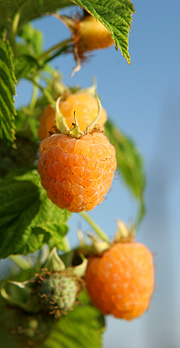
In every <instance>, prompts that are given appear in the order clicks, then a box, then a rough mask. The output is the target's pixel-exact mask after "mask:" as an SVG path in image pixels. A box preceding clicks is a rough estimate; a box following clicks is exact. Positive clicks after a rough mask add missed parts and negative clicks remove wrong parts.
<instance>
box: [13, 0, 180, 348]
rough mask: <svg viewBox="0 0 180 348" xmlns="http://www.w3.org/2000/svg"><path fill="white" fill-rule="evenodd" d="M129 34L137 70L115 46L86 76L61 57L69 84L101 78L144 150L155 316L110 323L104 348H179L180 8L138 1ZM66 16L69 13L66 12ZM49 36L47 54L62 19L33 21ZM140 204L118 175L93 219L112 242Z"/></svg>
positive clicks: (99, 54)
mask: <svg viewBox="0 0 180 348" xmlns="http://www.w3.org/2000/svg"><path fill="white" fill-rule="evenodd" d="M133 3H134V6H135V10H136V14H135V15H134V16H133V24H132V31H131V33H130V55H131V65H128V64H127V62H126V60H125V58H123V57H122V56H121V53H120V52H119V51H118V52H116V51H115V49H114V47H111V48H109V49H107V50H100V51H95V52H93V54H92V55H91V58H90V59H89V62H88V63H87V64H85V65H84V66H83V68H82V69H81V71H80V72H78V73H76V74H75V76H74V77H73V78H70V74H71V72H72V68H73V67H74V66H75V62H74V60H73V57H72V55H67V56H62V57H61V58H60V57H58V58H56V59H55V60H54V62H53V65H54V67H56V68H58V69H59V70H60V71H61V72H62V74H63V80H64V82H65V83H66V84H67V85H71V86H72V85H79V86H80V87H88V86H90V85H91V82H92V77H94V76H95V77H96V79H97V84H98V90H97V92H98V94H99V96H100V97H101V99H102V104H103V106H104V108H105V109H106V111H107V113H108V115H109V116H110V117H111V119H112V120H113V121H114V122H115V123H116V124H117V125H118V127H119V128H120V129H121V130H122V131H124V132H125V134H127V135H128V136H130V137H131V138H132V139H133V141H134V142H135V143H136V144H137V146H138V148H139V151H140V152H141V154H142V156H143V158H144V164H145V171H146V177H147V185H146V190H145V202H146V209H147V213H146V216H145V218H144V219H143V222H142V224H141V227H140V229H139V231H138V236H137V238H138V240H139V241H141V242H143V243H145V244H146V245H147V246H148V247H149V248H150V250H151V251H152V252H153V254H154V259H155V269H156V285H155V292H154V295H153V298H152V301H151V306H150V308H149V310H148V312H147V313H146V314H145V315H144V316H142V317H141V318H139V319H136V320H134V321H132V322H125V321H122V320H117V319H114V318H112V317H108V318H107V319H106V323H107V330H106V332H105V334H104V348H152V347H154V348H179V347H180V327H179V325H180V295H179V294H180V224H179V216H180V214H179V209H180V180H179V177H180V93H179V90H180V68H179V57H180V40H179V32H180V17H179V13H180V1H179V0H172V1H170V0H169V1H168V0H158V1H157V0H151V1H150V2H149V1H142V0H135V1H133ZM62 13H63V14H69V12H67V9H64V10H63V11H62ZM34 26H35V27H36V28H38V29H41V30H42V31H43V33H44V37H45V41H44V49H48V48H49V47H51V46H52V45H53V44H56V43H57V42H59V41H60V40H63V39H65V38H68V37H69V31H68V29H67V28H65V27H64V26H63V24H62V23H60V22H59V21H58V20H57V19H55V18H53V17H50V16H48V17H47V18H42V19H40V20H36V21H34ZM30 97H31V85H30V83H27V82H24V81H22V82H21V83H20V85H19V86H18V88H17V98H16V105H17V107H20V106H21V105H23V104H25V103H26V102H28V101H29V100H30ZM136 213H137V204H136V202H135V200H134V198H133V197H132V195H131V194H130V192H129V190H128V189H127V188H125V187H124V185H123V182H121V180H119V178H118V176H116V178H115V180H114V182H113V188H112V190H111V191H110V193H109V194H108V195H107V198H106V199H105V200H104V202H103V203H102V204H101V205H100V206H98V207H97V208H95V209H94V211H92V212H91V213H90V215H91V216H92V217H93V219H94V220H95V221H96V222H97V223H98V224H99V225H100V226H101V227H102V228H103V229H104V231H105V232H106V233H107V234H108V235H109V236H110V237H113V235H114V233H115V230H116V219H117V218H120V219H122V220H124V221H125V222H126V223H130V222H131V221H133V219H134V218H135V216H136ZM69 225H70V233H69V237H70V243H71V245H72V246H74V245H76V244H77V242H78V240H77V236H76V231H77V228H78V227H79V226H80V227H81V228H82V229H83V230H84V232H86V231H87V230H90V228H89V227H88V226H87V225H86V223H85V222H84V221H82V218H81V217H80V216H79V215H78V214H74V215H73V217H72V218H71V220H70V223H69Z"/></svg>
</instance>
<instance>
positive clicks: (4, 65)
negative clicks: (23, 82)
mask: <svg viewBox="0 0 180 348" xmlns="http://www.w3.org/2000/svg"><path fill="white" fill-rule="evenodd" d="M15 82H16V79H15V75H14V66H13V61H12V51H11V47H10V45H9V43H8V41H7V40H6V39H4V38H3V37H1V36H0V139H4V140H6V142H7V143H10V144H13V142H14V140H15V114H16V111H15V107H14V98H13V95H14V94H15V93H16V92H15Z"/></svg>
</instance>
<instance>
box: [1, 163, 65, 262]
mask: <svg viewBox="0 0 180 348" xmlns="http://www.w3.org/2000/svg"><path fill="white" fill-rule="evenodd" d="M0 202H1V205H0V241H1V243H0V258H5V257H7V256H9V255H11V254H19V253H20V254H24V255H26V254H28V253H31V252H34V251H35V250H37V249H39V248H40V247H41V246H42V245H43V244H44V243H48V241H49V240H50V241H51V242H52V244H53V243H54V244H57V247H58V246H59V245H61V243H62V238H63V237H64V235H65V234H66V233H67V231H68V226H67V225H66V221H67V218H68V216H69V215H70V214H69V213H68V212H67V211H66V210H62V209H59V208H58V207H57V206H56V205H54V204H53V203H52V202H51V201H50V200H49V199H48V198H47V195H46V192H45V191H44V189H42V187H41V185H40V177H39V174H38V172H37V170H35V169H34V170H31V171H30V170H29V171H25V170H19V171H16V172H14V173H12V174H10V175H8V176H6V177H5V178H4V179H3V180H2V181H1V182H0Z"/></svg>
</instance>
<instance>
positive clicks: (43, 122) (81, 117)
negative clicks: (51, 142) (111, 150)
mask: <svg viewBox="0 0 180 348" xmlns="http://www.w3.org/2000/svg"><path fill="white" fill-rule="evenodd" d="M59 106H60V110H61V113H62V114H63V116H64V117H65V119H66V123H67V125H68V127H69V128H72V127H73V126H72V124H73V123H74V112H75V114H76V117H77V120H78V123H79V127H80V130H81V131H84V130H85V129H86V128H87V127H88V126H89V125H90V123H91V122H93V121H94V119H95V118H96V117H97V114H98V104H97V100H96V98H95V97H93V96H92V95H91V94H89V93H85V92H83V93H82V92H79V93H75V94H70V95H69V96H68V97H67V98H66V99H65V100H61V101H60V104H59ZM106 120H107V114H106V111H105V110H104V108H102V111H101V115H100V118H99V120H98V123H97V125H96V128H98V129H100V130H104V127H103V125H104V123H105V122H106ZM56 133H57V130H56V125H55V110H54V109H53V108H52V107H51V106H50V105H49V106H47V107H46V108H45V110H44V113H43V114H42V116H41V118H40V124H39V129H38V137H39V139H40V140H43V139H44V138H47V137H49V136H50V135H51V134H56Z"/></svg>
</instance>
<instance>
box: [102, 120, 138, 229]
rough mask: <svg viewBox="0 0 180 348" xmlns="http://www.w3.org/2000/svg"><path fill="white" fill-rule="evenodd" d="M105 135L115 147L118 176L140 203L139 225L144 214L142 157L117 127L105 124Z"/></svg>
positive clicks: (109, 123)
mask: <svg viewBox="0 0 180 348" xmlns="http://www.w3.org/2000/svg"><path fill="white" fill-rule="evenodd" d="M105 134H106V136H107V137H108V138H109V141H110V142H111V144H113V145H114V146H115V149H116V159H117V166H118V170H119V174H120V175H121V177H122V178H123V179H124V181H125V183H126V184H127V186H128V187H129V188H130V190H131V192H132V193H133V195H134V196H135V197H136V198H137V199H138V201H139V202H140V209H139V216H138V223H139V222H140V221H141V219H142V217H143V215H144V212H145V208H144V200H143V192H144V188H145V173H144V166H143V160H142V157H141V155H140V153H139V151H138V149H137V147H136V146H135V144H134V143H133V141H132V140H131V139H129V138H128V137H127V136H125V135H124V134H123V133H122V132H120V131H119V130H118V128H117V126H115V125H114V124H113V123H112V122H110V121H108V122H106V125H105Z"/></svg>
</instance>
